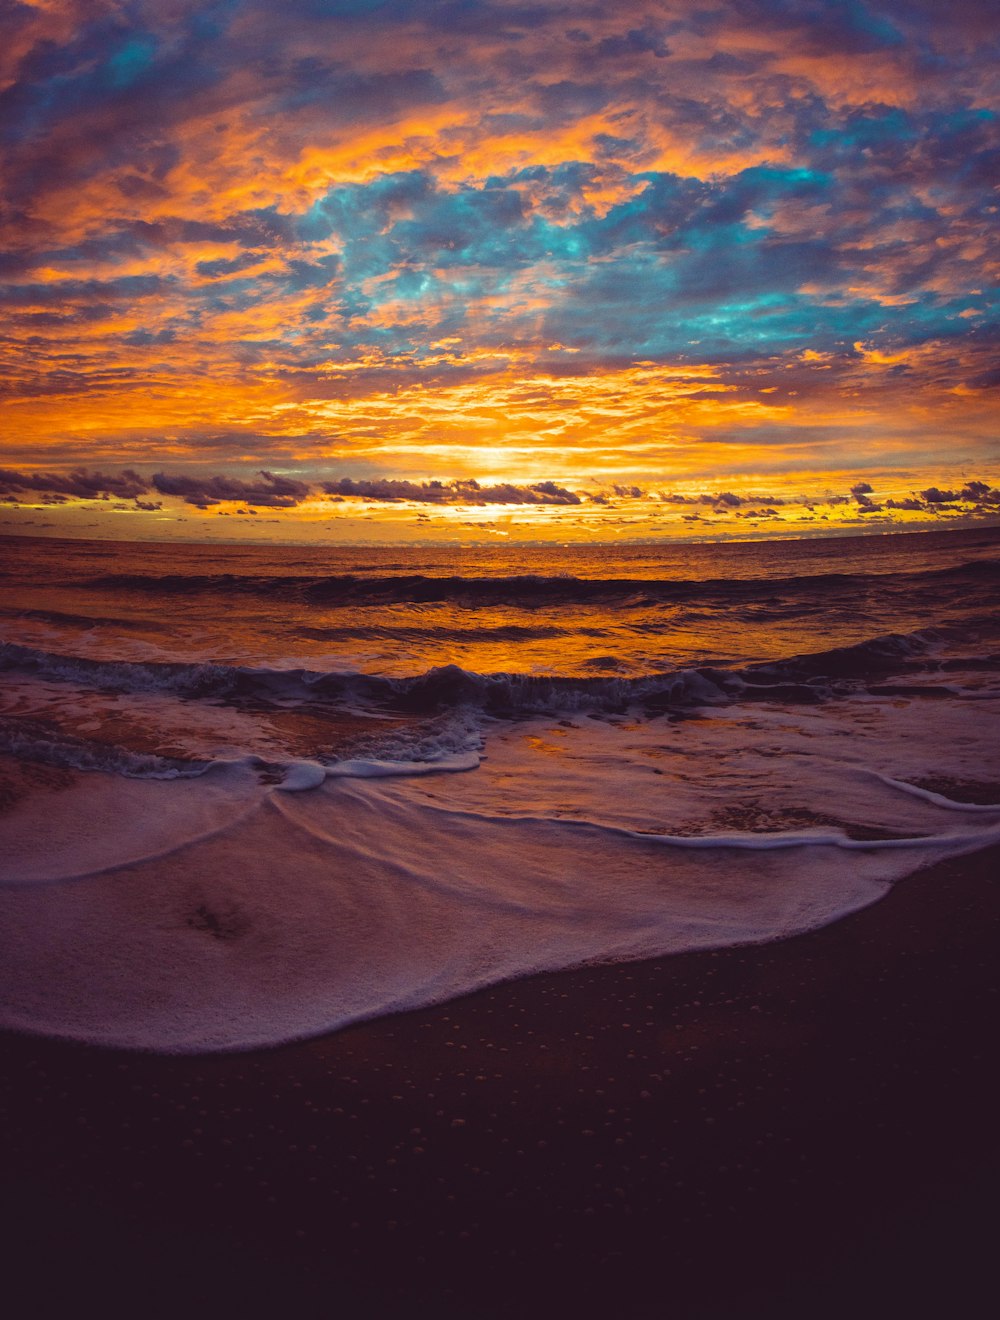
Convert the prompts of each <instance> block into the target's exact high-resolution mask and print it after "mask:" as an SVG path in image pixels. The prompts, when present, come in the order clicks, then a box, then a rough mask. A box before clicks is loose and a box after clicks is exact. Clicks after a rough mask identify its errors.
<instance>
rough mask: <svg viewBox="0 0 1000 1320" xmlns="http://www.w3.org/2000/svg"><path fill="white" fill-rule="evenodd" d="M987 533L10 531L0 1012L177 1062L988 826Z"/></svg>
mask: <svg viewBox="0 0 1000 1320" xmlns="http://www.w3.org/2000/svg"><path fill="white" fill-rule="evenodd" d="M998 601H1000V532H998V531H997V530H996V529H988V528H981V529H976V530H971V531H969V530H964V531H951V530H949V531H946V532H934V533H919V534H909V535H905V536H904V535H897V536H891V537H873V536H869V537H864V538H851V539H841V540H823V541H789V542H770V543H760V544H753V543H746V544H736V545H733V544H729V545H685V546H677V545H673V546H662V547H661V546H650V545H635V546H615V547H611V548H608V547H606V546H583V547H573V548H563V547H541V546H524V547H515V546H511V547H495V546H490V547H482V548H480V547H476V548H471V549H470V548H463V549H458V548H453V547H403V548H401V547H381V548H380V547H362V548H351V549H346V548H343V547H334V548H329V547H324V548H318V547H301V546H268V547H263V546H221V547H220V546H211V547H209V546H199V545H191V544H141V545H140V544H127V543H112V542H94V541H91V542H86V541H78V542H68V541H54V540H53V541H45V540H28V539H13V538H12V539H7V540H5V541H3V542H0V1006H2V1007H0V1025H5V1026H7V1027H13V1028H16V1029H21V1030H27V1031H36V1032H44V1033H48V1034H52V1035H57V1036H64V1037H70V1038H74V1039H79V1040H85V1041H91V1042H98V1043H102V1044H110V1045H118V1046H130V1047H139V1048H149V1049H157V1050H168V1051H195V1050H212V1049H241V1048H249V1047H253V1046H260V1045H268V1044H274V1043H278V1042H280V1041H284V1040H288V1039H292V1038H297V1037H301V1036H305V1035H309V1034H315V1033H320V1032H324V1031H329V1030H332V1029H335V1028H337V1027H339V1026H342V1025H344V1024H346V1023H348V1022H351V1021H354V1020H357V1019H359V1018H364V1017H371V1016H374V1015H377V1014H381V1013H386V1012H390V1011H394V1010H397V1009H402V1008H407V1007H414V1006H417V1005H421V1004H426V1003H430V1002H433V1001H438V1000H442V999H446V998H448V997H451V996H455V995H458V994H461V993H463V992H465V991H468V990H471V989H473V988H475V987H478V986H482V985H485V984H489V983H491V982H495V981H498V980H501V979H504V978H507V977H512V976H518V975H524V974H527V973H530V972H532V971H539V970H543V969H553V968H560V967H568V966H574V965H579V964H581V963H585V962H592V961H600V960H609V959H626V958H639V957H646V956H653V955H660V954H666V953H671V952H675V951H681V950H686V949H696V948H709V947H720V946H724V945H731V944H739V943H747V942H756V941H763V940H772V939H778V938H781V937H783V936H786V935H790V934H792V933H795V932H798V931H803V930H808V929H810V928H813V927H816V926H820V925H823V924H825V923H828V922H830V921H833V920H835V919H836V918H838V917H839V916H841V915H843V914H845V913H847V912H850V911H853V910H855V909H857V908H859V907H862V906H864V905H865V904H868V903H871V902H873V901H875V900H876V899H878V898H879V897H880V896H881V895H883V894H884V893H885V892H886V891H887V889H888V888H889V887H890V886H891V885H892V884H893V883H895V882H897V881H899V880H901V879H903V878H904V877H905V876H906V875H908V874H910V873H912V872H913V871H915V870H916V869H918V868H920V867H922V866H925V865H927V864H929V863H931V862H933V861H936V860H938V859H941V858H945V857H949V856H956V855H959V854H962V853H967V852H970V851H973V850H975V849H978V848H981V847H983V846H985V845H987V844H989V843H992V842H998V841H1000V791H998V790H996V789H995V788H994V781H1000V764H998V762H1000V756H998V752H997V743H998V740H997V735H996V731H997V728H998V721H997V715H998V712H1000V692H998V689H997V674H998V671H1000V614H998V611H997V605H998Z"/></svg>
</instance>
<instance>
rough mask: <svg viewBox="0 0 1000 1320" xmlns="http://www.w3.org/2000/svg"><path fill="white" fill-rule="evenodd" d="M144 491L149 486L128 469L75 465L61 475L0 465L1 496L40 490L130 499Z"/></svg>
mask: <svg viewBox="0 0 1000 1320" xmlns="http://www.w3.org/2000/svg"><path fill="white" fill-rule="evenodd" d="M148 490H149V486H148V485H147V484H146V482H145V481H144V480H143V478H142V477H140V476H139V474H138V473H137V472H133V471H132V470H131V469H130V468H126V469H125V470H124V471H123V472H119V473H117V474H116V475H109V474H106V473H103V472H88V471H87V470H86V468H77V469H76V470H75V471H73V472H69V473H66V474H65V475H60V474H58V473H54V472H17V471H14V470H13V469H12V468H0V494H4V495H10V494H19V493H22V492H27V491H40V492H46V493H49V494H53V495H58V496H63V497H75V498H76V499H81V500H95V499H109V498H111V497H113V496H117V497H119V498H122V499H132V498H133V497H134V496H137V495H143V494H145V493H146V491H148Z"/></svg>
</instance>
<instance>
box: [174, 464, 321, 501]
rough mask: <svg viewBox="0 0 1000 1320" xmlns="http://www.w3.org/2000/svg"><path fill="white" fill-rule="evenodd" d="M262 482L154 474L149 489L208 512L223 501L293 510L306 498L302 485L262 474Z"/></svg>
mask: <svg viewBox="0 0 1000 1320" xmlns="http://www.w3.org/2000/svg"><path fill="white" fill-rule="evenodd" d="M260 476H261V478H262V480H261V481H241V480H240V479H239V478H238V477H227V476H214V477H193V476H185V475H178V476H168V475H167V473H165V472H157V473H156V474H155V475H154V476H153V477H152V478H151V484H152V486H153V487H154V488H155V489H156V490H158V491H159V492H160V494H161V495H178V496H180V498H181V499H183V500H184V502H185V503H186V504H193V505H195V506H196V507H197V508H199V509H207V508H209V507H210V506H211V505H213V504H219V503H221V502H222V501H223V500H240V501H241V502H242V503H244V504H255V505H260V506H261V507H262V508H267V509H292V508H294V507H295V506H296V505H297V504H300V503H301V502H302V501H303V500H304V499H305V498H306V497H307V496H308V494H309V486H308V485H307V484H306V482H304V481H295V480H293V479H292V478H291V477H282V476H278V475H276V474H275V473H273V472H267V471H262V472H261V473H260Z"/></svg>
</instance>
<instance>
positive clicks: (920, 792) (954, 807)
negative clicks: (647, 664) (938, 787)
mask: <svg viewBox="0 0 1000 1320" xmlns="http://www.w3.org/2000/svg"><path fill="white" fill-rule="evenodd" d="M868 773H869V774H871V775H873V776H874V777H875V778H876V779H878V780H880V781H881V782H882V783H883V784H885V785H886V786H887V787H889V788H896V789H899V791H900V792H901V793H908V794H909V795H910V797H915V798H919V799H920V800H921V801H922V802H930V803H932V804H933V805H934V806H935V807H944V809H945V810H946V811H968V812H991V811H992V812H998V811H1000V803H996V804H991V803H981V802H956V801H955V800H954V798H948V797H945V796H944V795H943V794H941V793H934V792H932V791H931V790H930V789H929V788H920V786H919V785H917V784H908V783H907V782H906V780H905V779H892V778H891V777H890V776H889V775H883V774H880V773H879V771H878V770H870V771H869V772H868Z"/></svg>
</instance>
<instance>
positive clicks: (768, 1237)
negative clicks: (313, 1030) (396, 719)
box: [0, 849, 1000, 1320]
mask: <svg viewBox="0 0 1000 1320" xmlns="http://www.w3.org/2000/svg"><path fill="white" fill-rule="evenodd" d="M998 875H1000V849H994V850H992V851H991V852H988V853H981V854H979V855H978V856H977V857H975V858H967V859H963V860H960V861H958V862H953V863H948V864H945V865H942V866H939V867H936V868H933V869H930V870H927V871H925V872H923V873H921V874H919V875H917V876H915V877H911V878H910V879H909V880H907V881H904V882H902V883H901V884H900V885H899V886H898V887H897V888H896V889H895V890H894V892H893V893H892V894H891V895H890V896H889V897H888V898H887V899H885V900H884V901H883V902H881V903H879V904H877V905H876V906H874V907H872V908H869V909H867V910H866V911H864V912H861V913H858V914H856V915H854V916H852V917H849V918H847V919H845V920H843V921H841V922H839V923H837V924H836V925H834V926H831V927H828V928H826V929H825V930H822V931H818V932H815V933H813V934H810V935H806V936H800V937H797V938H795V939H791V940H787V941H785V942H783V943H780V944H771V945H764V946H757V947H753V948H743V949H731V950H727V951H723V952H719V953H709V954H704V953H702V954H691V955H683V956H679V957H674V958H668V959H661V960H657V961H654V962H649V963H641V964H630V965H619V966H615V967H601V968H592V969H584V970H582V971H577V972H571V973H563V974H558V975H551V976H544V977H537V978H533V979H530V980H525V981H521V982H517V983H514V984H510V985H505V986H499V987H496V988H494V989H492V990H490V991H486V992H482V993H479V994H476V995H473V996H470V997H468V998H466V999H462V1000H460V1001H457V1002H452V1003H449V1004H445V1005H442V1006H440V1007H438V1008H434V1009H430V1010H425V1011H422V1012H417V1013H411V1014H407V1015H405V1016H399V1017H395V1018H388V1019H382V1020H379V1021H376V1022H372V1023H369V1024H365V1025H361V1026H358V1027H354V1028H351V1029H350V1030H347V1031H343V1032H341V1033H339V1034H338V1035H335V1036H331V1037H327V1038H324V1039H321V1040H315V1041H311V1042H307V1043H303V1044H298V1045H294V1046H288V1047H284V1048H281V1049H277V1050H273V1051H269V1052H261V1053H254V1054H246V1055H238V1056H229V1057H196V1058H162V1057H155V1056H148V1055H136V1054H125V1053H114V1052H108V1051H101V1050H95V1049H89V1048H85V1047H78V1046H72V1045H67V1044H61V1043H58V1042H52V1041H44V1040H39V1039H30V1038H23V1037H18V1036H13V1035H7V1036H4V1037H0V1050H2V1058H3V1067H2V1078H3V1080H2V1082H0V1133H2V1136H0V1142H2V1149H0V1160H2V1167H3V1183H4V1193H3V1201H2V1207H3V1215H4V1222H3V1223H2V1225H0V1233H2V1238H0V1240H2V1242H3V1247H4V1255H5V1262H4V1264H3V1267H2V1271H3V1272H2V1275H0V1296H2V1297H3V1299H4V1309H5V1311H6V1314H8V1315H11V1316H12V1317H16V1318H17V1320H20V1318H21V1317H29V1316H31V1317H34V1316H38V1317H47V1316H50V1315H51V1316H57V1315H58V1316H63V1315H66V1314H68V1313H69V1314H72V1313H75V1312H76V1311H77V1310H79V1309H83V1308H84V1307H86V1308H87V1309H88V1310H93V1311H95V1312H97V1313H100V1314H102V1315H103V1316H105V1317H110V1316H119V1315H121V1316H125V1315H128V1316H136V1317H146V1316H164V1317H171V1320H173V1318H174V1317H184V1316H201V1315H217V1316H223V1317H228V1316H246V1315H254V1316H255V1315H275V1316H278V1315H281V1316H293V1317H298V1316H329V1317H345V1318H347V1320H354V1318H355V1317H359V1318H360V1317H372V1318H373V1320H380V1318H381V1317H395V1316H399V1317H403V1316H406V1317H410V1316H420V1317H423V1316H428V1317H436V1318H437V1317H440V1318H441V1320H449V1318H452V1317H454V1318H455V1320H457V1318H458V1317H461V1318H462V1320H479V1318H480V1317H488V1318H492V1317H501V1316H504V1317H506V1316H546V1317H556V1316H562V1315H576V1316H590V1315H594V1316H602V1317H609V1318H612V1320H613V1318H614V1317H622V1318H623V1320H629V1318H631V1317H676V1318H677V1320H708V1318H709V1317H711V1318H712V1320H729V1317H733V1318H735V1317H740V1318H741V1320H744V1318H753V1317H761V1318H763V1317H768V1318H769V1320H771V1318H772V1317H796V1320H843V1318H844V1317H852V1318H854V1320H858V1318H863V1317H875V1316H878V1317H880V1320H881V1318H888V1320H894V1318H895V1317H902V1316H907V1317H912V1316H924V1315H926V1316H935V1317H960V1318H961V1320H970V1317H975V1316H979V1315H983V1316H985V1315H989V1314H993V1313H994V1312H993V1306H994V1305H995V1300H996V1291H997V1290H996V1284H995V1274H996V1266H995V1250H996V1245H995V1244H996V1232H997V1229H998V1227H1000V1215H998V1213H997V1200H998V1196H997V1186H998V1174H1000V1139H998V1130H1000V1123H998V1118H997V1116H998V1112H1000V1111H998V1099H1000V1095H998V1091H1000V1087H998V1077H997V1067H996V1059H995V1040H996V1026H997V1014H996V1009H997V1002H998V997H997V987H998V979H1000V978H998V960H997V951H998V947H1000V940H998V934H1000V885H998V884H997V877H998Z"/></svg>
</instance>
